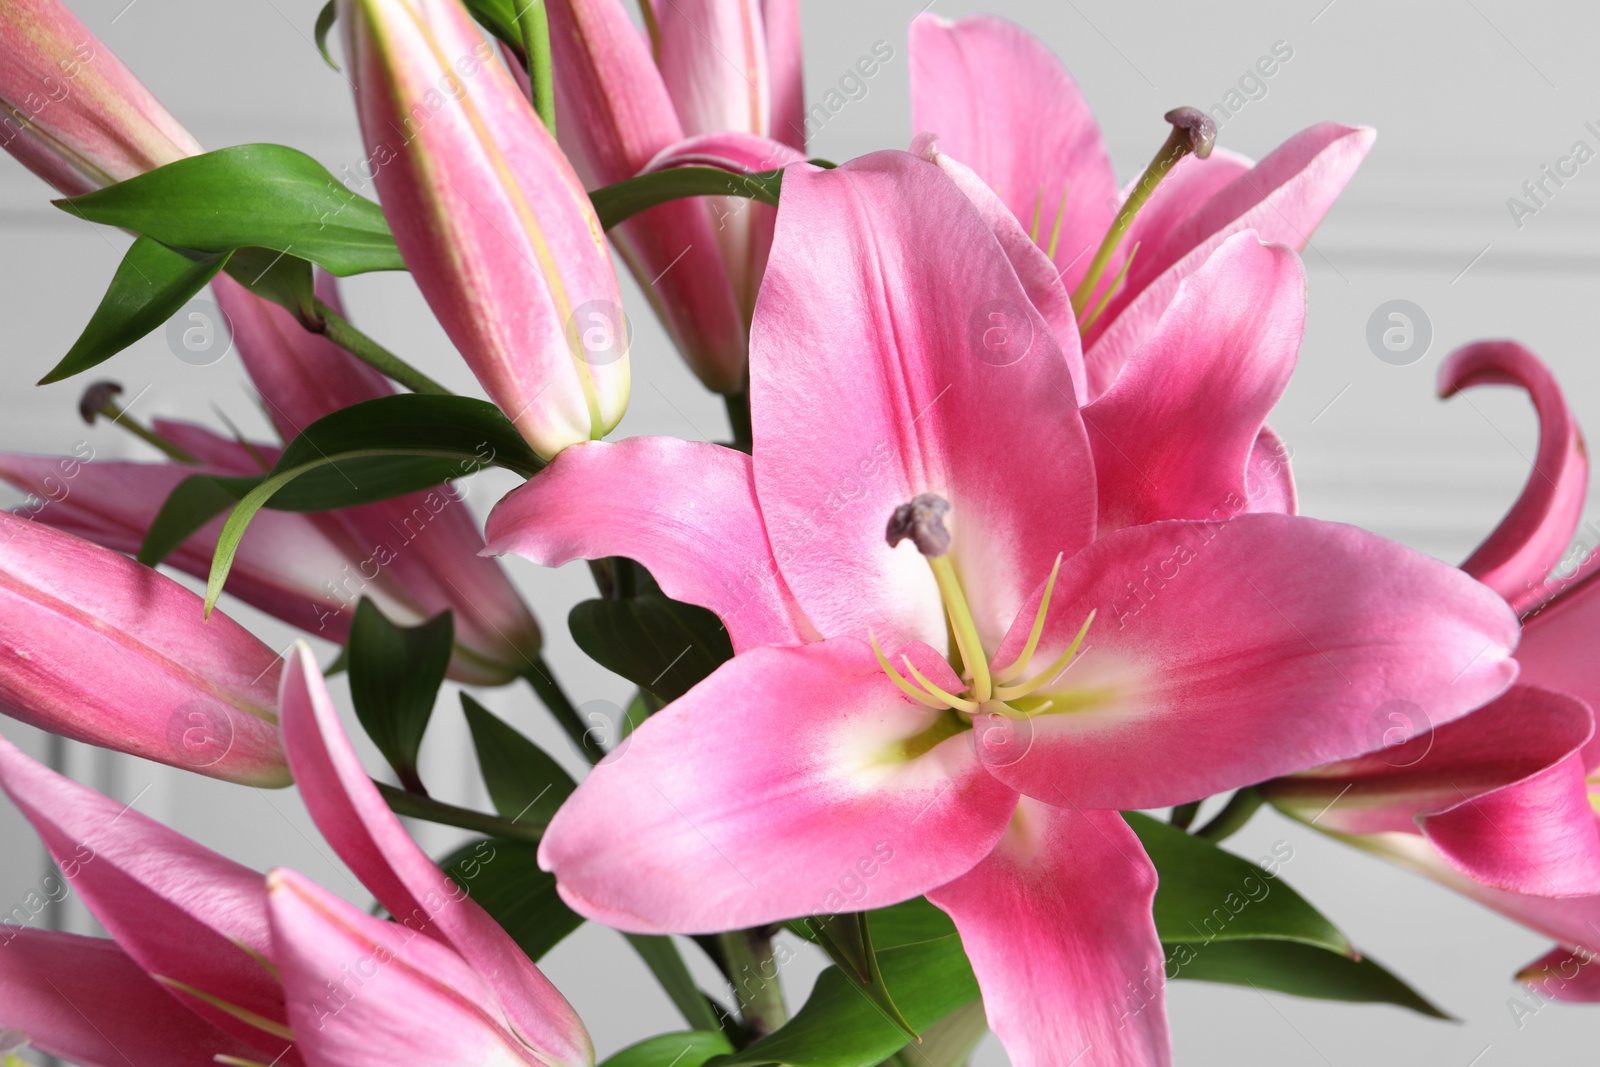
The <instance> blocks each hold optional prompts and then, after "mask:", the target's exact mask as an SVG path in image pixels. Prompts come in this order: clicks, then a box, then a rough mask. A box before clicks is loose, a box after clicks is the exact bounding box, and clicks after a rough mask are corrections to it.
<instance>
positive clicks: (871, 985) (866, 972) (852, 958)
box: [805, 912, 917, 1039]
mask: <svg viewBox="0 0 1600 1067" xmlns="http://www.w3.org/2000/svg"><path fill="white" fill-rule="evenodd" d="M805 925H806V929H807V930H808V931H809V932H810V934H811V939H812V940H813V941H815V942H816V943H817V944H818V945H820V946H822V950H823V951H824V952H826V953H827V954H828V958H829V959H831V960H832V961H833V962H834V963H835V964H836V965H837V966H838V967H839V969H840V972H841V973H843V974H844V976H845V977H847V978H849V979H850V981H852V982H853V983H855V986H856V988H857V989H859V990H861V992H862V993H863V994H865V995H866V996H867V997H868V999H870V1000H871V1001H872V1002H873V1003H874V1004H876V1005H877V1006H878V1007H879V1008H880V1009H882V1011H883V1013H884V1015H886V1016H887V1017H888V1018H889V1019H891V1020H893V1022H894V1024H895V1025H896V1026H898V1027H900V1028H901V1029H902V1030H904V1031H906V1036H907V1037H909V1038H912V1039H915V1038H916V1036H917V1032H916V1031H915V1030H913V1029H912V1028H911V1024H910V1023H909V1022H907V1021H906V1018H905V1016H904V1015H902V1014H901V1012H900V1009H899V1008H898V1007H897V1006H896V1005H895V1002H894V997H893V996H892V995H891V994H890V993H889V991H888V989H886V988H885V987H884V984H883V972H882V970H881V969H880V968H879V966H878V954H877V952H876V951H874V950H873V946H872V920H871V918H870V916H869V914H868V913H867V912H855V913H854V914H848V915H815V916H812V917H811V918H809V919H807V920H805Z"/></svg>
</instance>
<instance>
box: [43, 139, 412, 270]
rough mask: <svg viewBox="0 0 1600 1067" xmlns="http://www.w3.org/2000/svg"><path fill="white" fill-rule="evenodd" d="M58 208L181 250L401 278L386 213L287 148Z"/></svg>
mask: <svg viewBox="0 0 1600 1067" xmlns="http://www.w3.org/2000/svg"><path fill="white" fill-rule="evenodd" d="M56 204H57V206H59V207H61V208H63V209H64V210H67V211H70V212H72V213H73V214H75V215H79V216H81V217H83V218H86V219H88V220H90V221H91V222H100V223H104V224H105V225H108V226H121V227H123V228H124V229H129V230H135V231H137V232H139V233H142V234H145V235H146V236H148V237H153V238H155V239H156V240H157V241H162V242H164V243H166V244H170V245H174V246H176V247H179V248H192V249H196V250H198V251H201V252H230V251H232V250H233V249H235V248H245V247H249V246H258V247H261V248H270V249H272V250H273V251H274V252H292V253H293V254H294V255H296V256H299V257H301V258H302V259H309V260H311V261H312V262H314V263H320V264H322V265H323V266H324V267H326V268H327V269H328V270H330V271H332V272H333V273H334V274H337V275H340V276H344V275H349V274H360V273H361V272H363V271H371V270H404V269H405V262H404V261H403V260H402V259H401V258H400V250H399V249H398V248H396V247H395V243H394V235H393V234H391V233H390V232H389V224H388V223H387V222H385V221H384V218H383V210H382V209H381V208H379V207H378V205H377V204H375V203H373V202H372V201H371V200H368V199H366V198H365V197H361V196H357V195H356V194H355V193H352V192H351V191H350V190H349V189H346V188H345V187H344V185H343V183H341V182H340V181H339V180H338V179H337V178H335V177H334V176H333V175H332V174H331V173H329V172H328V169H327V168H326V167H324V166H323V165H322V164H321V163H318V162H317V161H316V160H314V159H312V158H311V157H310V156H308V155H306V154H305V153H304V152H300V151H297V150H295V149H293V148H286V147H285V146H283V145H274V144H249V145H238V146H236V147H234V148H223V149H219V150H218V151H215V152H206V153H204V154H203V155H198V156H190V157H189V158H187V159H180V160H178V161H176V162H174V163H168V164H167V165H166V166H164V167H157V168H156V169H155V170H152V171H148V172H146V173H144V174H141V175H138V176H137V177H134V178H129V179H128V180H127V181H123V182H118V183H117V184H115V185H108V186H106V187H105V188H104V189H98V190H96V191H94V192H92V193H85V194H84V195H82V196H75V197H72V198H71V199H69V200H58V201H56Z"/></svg>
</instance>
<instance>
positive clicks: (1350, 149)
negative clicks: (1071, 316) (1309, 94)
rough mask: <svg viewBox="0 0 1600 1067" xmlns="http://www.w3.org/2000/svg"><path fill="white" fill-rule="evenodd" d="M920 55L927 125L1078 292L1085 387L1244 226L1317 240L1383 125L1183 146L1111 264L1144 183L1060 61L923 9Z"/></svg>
mask: <svg viewBox="0 0 1600 1067" xmlns="http://www.w3.org/2000/svg"><path fill="white" fill-rule="evenodd" d="M910 54H911V111H912V123H913V125H914V127H915V128H916V129H917V130H918V131H929V132H932V133H935V134H937V135H938V137H939V142H940V146H941V148H942V149H943V150H945V151H947V152H949V153H950V154H951V155H953V156H954V157H955V158H956V159H958V160H960V161H961V162H962V163H964V164H966V165H967V166H969V167H971V168H972V169H973V170H974V171H976V172H977V173H978V174H979V175H980V176H981V177H982V179H983V180H984V181H985V182H987V183H988V184H989V186H990V187H991V188H993V189H994V191H995V192H996V193H997V194H998V195H999V196H1000V198H1001V200H1002V201H1004V203H1005V205H1006V206H1007V207H1008V208H1009V209H1010V211H1011V214H1012V215H1013V216H1014V217H1015V218H1016V219H1017V220H1019V221H1020V222H1021V223H1022V225H1023V226H1025V227H1026V228H1027V230H1028V232H1029V234H1030V236H1031V237H1032V239H1033V240H1034V241H1035V242H1037V243H1038V244H1039V245H1040V246H1041V247H1042V248H1043V249H1044V250H1045V251H1046V253H1047V254H1048V256H1049V258H1050V260H1051V261H1052V262H1053V263H1054V264H1055V266H1056V268H1057V271H1058V273H1059V275H1060V277H1061V280H1062V282H1063V283H1064V284H1065V286H1066V288H1067V289H1068V290H1071V291H1072V292H1073V297H1074V301H1073V302H1074V304H1075V306H1076V308H1077V311H1078V317H1079V320H1080V322H1081V323H1082V325H1081V329H1082V333H1083V339H1084V360H1085V364H1086V370H1087V376H1088V379H1087V388H1088V391H1087V394H1085V395H1083V396H1080V399H1081V400H1089V399H1093V398H1094V397H1096V396H1098V395H1099V394H1100V393H1101V392H1102V391H1104V390H1105V388H1106V387H1107V386H1108V385H1109V384H1110V383H1111V382H1112V381H1113V380H1115V378H1116V376H1117V374H1118V373H1120V371H1121V369H1122V367H1123V365H1124V364H1125V363H1126V361H1127V359H1128V357H1129V356H1130V355H1131V354H1132V353H1133V352H1134V351H1136V350H1137V349H1138V348H1139V346H1140V345H1141V344H1142V343H1143V341H1144V339H1145V338H1146V337H1147V336H1148V335H1149V333H1150V331H1151V330H1152V329H1153V328H1154V326H1155V324H1156V322H1158V321H1159V320H1160V318H1161V314H1162V312H1163V310H1164V309H1165V308H1166V306H1167V304H1168V303H1169V302H1170V301H1171V300H1172V297H1173V294H1174V293H1175V292H1176V291H1177V288H1178V285H1179V283H1180V282H1181V281H1182V280H1183V279H1184V278H1185V277H1187V276H1188V275H1189V274H1191V273H1193V272H1194V271H1195V270H1196V269H1197V268H1198V267H1199V266H1200V264H1202V263H1204V262H1205V261H1206V258H1207V257H1208V256H1209V255H1210V253H1211V252H1212V251H1213V250H1214V249H1215V248H1216V247H1217V246H1218V245H1219V244H1220V243H1221V242H1222V241H1224V240H1226V239H1227V238H1228V237H1229V236H1230V235H1231V234H1235V233H1238V232H1240V231H1242V230H1246V229H1253V230H1256V231H1257V232H1258V233H1259V234H1260V236H1261V238H1262V240H1265V241H1276V242H1281V243H1283V244H1287V245H1290V246H1291V247H1294V248H1297V249H1298V248H1302V247H1304V245H1305V244H1306V242H1307V241H1308V240H1309V239H1310V237H1311V233H1312V231H1313V230H1314V229H1316V226H1317V223H1318V222H1320V221H1321V220H1322V216H1323V215H1324V214H1326V212H1327V210H1328V208H1329V207H1331V206H1332V204H1333V201H1334V199H1335V198H1336V197H1337V196H1338V194H1339V192H1340V191H1341V190H1342V189H1343V188H1344V186H1345V184H1346V183H1347V182H1348V181H1349V180H1350V177H1351V175H1353V174H1354V172H1355V169H1356V167H1357V166H1358V165H1359V164H1360V163H1361V160H1362V159H1363V158H1364V157H1365V156H1366V154H1367V151H1368V149H1369V148H1371V146H1372V141H1373V138H1374V137H1375V134H1374V132H1373V131H1372V130H1370V129H1367V128H1362V127H1348V126H1340V125H1338V124H1336V123H1322V124H1320V125H1317V126H1313V127H1311V128H1309V129H1307V130H1304V131H1302V132H1300V133H1298V134H1296V135H1295V136H1294V137H1292V138H1290V139H1289V140H1288V141H1286V142H1285V143H1284V144H1283V145H1281V146H1280V147H1279V148H1277V149H1276V150H1275V151H1273V152H1272V153H1271V154H1269V155H1268V156H1267V157H1266V158H1264V159H1262V160H1261V161H1260V162H1259V163H1255V164H1253V165H1252V164H1251V162H1250V161H1249V160H1247V159H1246V158H1244V157H1243V156H1240V155H1237V154H1235V153H1231V152H1226V151H1224V150H1221V149H1218V150H1217V151H1214V152H1211V153H1210V156H1209V158H1205V159H1199V158H1195V157H1194V156H1187V157H1185V158H1183V159H1180V160H1179V161H1178V162H1177V164H1176V165H1175V166H1174V167H1173V168H1172V170H1171V173H1169V174H1168V175H1167V176H1166V178H1165V180H1164V181H1162V182H1161V184H1160V185H1159V186H1157V187H1156V189H1155V191H1154V193H1153V194H1152V195H1151V196H1150V198H1149V200H1148V202H1146V203H1145V204H1144V206H1143V208H1142V209H1140V210H1139V212H1138V214H1137V215H1136V216H1134V217H1133V219H1132V221H1131V224H1130V225H1129V226H1128V229H1127V231H1126V233H1125V234H1124V235H1123V237H1122V240H1121V243H1120V244H1118V245H1116V246H1115V247H1114V249H1113V254H1112V255H1111V256H1110V258H1109V259H1108V260H1106V261H1105V262H1103V263H1098V262H1097V261H1098V260H1099V256H1098V255H1097V254H1096V248H1097V246H1100V245H1101V244H1102V238H1103V237H1104V235H1106V234H1107V232H1108V231H1109V230H1110V229H1111V227H1112V224H1113V221H1114V220H1115V219H1116V218H1117V217H1118V215H1119V212H1120V211H1121V209H1122V207H1123V206H1124V205H1125V204H1126V203H1128V194H1129V193H1130V192H1131V191H1132V189H1133V186H1130V187H1129V188H1128V189H1126V190H1122V191H1120V192H1119V190H1118V188H1117V184H1116V177H1115V173H1114V171H1113V170H1112V167H1111V158H1110V156H1109V154H1108V153H1107V151H1106V148H1105V143H1104V141H1103V139H1102V137H1101V134H1100V128H1099V126H1098V125H1097V124H1096V122H1095V120H1094V116H1093V114H1092V113H1091V112H1090V110H1089V106H1088V104H1087V102H1086V101H1085V100H1084V99H1083V95H1082V93H1080V92H1079V90H1078V87H1077V85H1076V83H1075V82H1074V81H1073V80H1072V77H1071V75H1069V74H1068V73H1067V71H1066V69H1065V68H1064V67H1063V66H1062V65H1061V61H1060V60H1058V59H1057V58H1056V57H1055V56H1054V55H1053V54H1052V53H1051V52H1050V50H1049V49H1048V48H1047V47H1046V46H1045V45H1044V43H1043V42H1041V41H1040V40H1039V39H1038V38H1036V37H1034V36H1033V35H1031V34H1029V33H1028V32H1027V31H1026V30H1023V29H1022V28H1021V27H1019V26H1017V25H1015V24H1013V23H1011V22H1008V21H1006V20H1004V19H1001V18H997V17H995V16H993V15H974V16H971V17H968V18H963V19H959V20H956V21H954V22H952V21H949V20H946V19H941V18H938V17H937V16H934V15H930V14H924V15H919V16H918V17H917V18H916V19H915V20H914V21H913V22H912V24H911V36H910ZM1136 184H1137V183H1135V185H1136ZM1136 247H1137V254H1136V255H1135V254H1134V252H1133V250H1134V249H1135V248H1136ZM1092 265H1097V267H1098V269H1097V270H1096V271H1095V273H1094V276H1093V277H1090V274H1091V266H1092ZM1124 272H1125V273H1124ZM1119 278H1120V283H1119V281H1118V279H1119ZM1086 279H1087V280H1086Z"/></svg>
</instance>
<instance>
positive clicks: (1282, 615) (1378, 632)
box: [980, 502, 1517, 810]
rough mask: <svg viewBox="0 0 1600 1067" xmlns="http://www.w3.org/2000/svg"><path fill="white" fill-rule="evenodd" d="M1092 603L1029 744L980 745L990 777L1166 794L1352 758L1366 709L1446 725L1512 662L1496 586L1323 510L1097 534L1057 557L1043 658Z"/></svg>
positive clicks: (1506, 680) (1093, 792)
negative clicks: (1332, 518)
mask: <svg viewBox="0 0 1600 1067" xmlns="http://www.w3.org/2000/svg"><path fill="white" fill-rule="evenodd" d="M1240 504H1241V506H1242V502H1240ZM1041 591H1042V590H1041ZM1038 595H1039V594H1038V593H1036V594H1035V597H1034V602H1035V603H1037V602H1038ZM1091 611H1097V612H1098V614H1097V615H1096V617H1095V620H1094V622H1093V624H1092V625H1091V626H1090V628H1089V631H1088V635H1087V641H1086V643H1085V646H1084V650H1083V651H1082V652H1081V653H1080V655H1079V656H1078V658H1077V660H1076V661H1075V662H1073V663H1072V665H1071V666H1070V667H1068V668H1067V670H1066V671H1065V672H1064V673H1062V674H1061V675H1060V676H1059V677H1058V678H1057V679H1055V680H1054V681H1053V682H1051V683H1050V684H1046V685H1044V686H1043V687H1042V688H1041V689H1040V690H1039V691H1038V697H1039V698H1041V699H1049V700H1053V701H1054V704H1053V705H1052V706H1051V708H1049V709H1047V711H1046V713H1041V714H1035V715H1034V716H1032V717H1031V718H1029V719H1026V720H1024V723H1025V724H1026V725H1027V727H1028V728H1029V730H1028V731H1026V732H1025V736H1024V737H1023V740H1026V741H1027V742H1028V744H1026V745H1011V746H1005V747H999V746H985V747H984V748H982V749H980V754H981V755H983V756H984V758H985V761H986V765H987V766H988V767H989V768H990V770H991V772H992V773H994V774H995V775H996V776H997V777H999V778H1000V779H1001V780H1002V781H1004V782H1006V783H1007V784H1009V785H1011V786H1013V787H1014V788H1016V789H1018V790H1020V791H1022V792H1024V793H1027V794H1028V795H1030V796H1033V797H1037V798H1038V799H1040V800H1044V801H1046V802H1047V803H1067V804H1074V805H1077V806H1079V807H1082V808H1085V809H1090V808H1107V809H1109V808H1117V809H1123V810H1126V809H1130V808H1149V807H1161V806H1164V805H1167V804H1178V803H1183V802H1185V801H1189V800H1196V799H1199V798H1201V797H1205V796H1210V795H1211V794H1213V793H1216V792H1220V791H1221V790H1223V789H1229V788H1234V787H1237V786H1242V785H1248V784H1251V783H1254V782H1259V781H1262V780H1264V779H1267V778H1272V777H1275V776H1277V775H1280V774H1286V773H1291V772H1293V771H1296V770H1304V769H1306V768H1307V767H1312V766H1317V765H1320V764H1322V763H1327V762H1331V761H1332V760H1335V759H1347V758H1349V757H1352V756H1355V755H1359V754H1360V753H1363V752H1366V751H1368V750H1370V749H1372V748H1373V747H1374V744H1373V742H1372V740H1371V736H1370V730H1371V727H1372V723H1373V721H1374V720H1375V719H1380V720H1382V719H1383V717H1384V714H1385V710H1384V709H1385V708H1387V707H1389V706H1392V705H1393V704H1394V702H1397V701H1398V702H1405V703H1409V704H1414V705H1418V706H1420V707H1423V708H1425V710H1426V712H1427V716H1428V720H1429V721H1431V722H1432V723H1433V724H1435V725H1442V724H1444V723H1446V722H1449V721H1451V720H1453V719H1456V718H1459V717H1460V716H1462V715H1465V714H1466V713H1467V712H1469V711H1471V710H1473V709H1474V708H1477V707H1480V706H1482V705H1483V704H1485V703H1487V702H1488V701H1489V700H1491V699H1493V698H1494V697H1495V696H1498V695H1499V694H1500V693H1501V692H1502V691H1503V690H1504V689H1505V688H1506V687H1507V686H1508V685H1510V683H1511V681H1512V679H1513V678H1514V677H1515V675H1516V663H1515V661H1513V660H1512V659H1511V656H1510V653H1511V649H1512V648H1513V647H1514V646H1515V644H1516V639H1517V629H1516V618H1515V616H1514V615H1512V613H1511V611H1510V609H1509V608H1507V607H1506V605H1505V602H1504V601H1502V600H1501V599H1500V598H1499V597H1497V596H1495V595H1494V593H1493V592H1492V591H1491V590H1489V589H1487V588H1485V587H1484V586H1482V585H1479V584H1478V583H1477V582H1475V581H1473V580H1472V579H1470V578H1468V577H1467V576H1466V575H1464V574H1462V573H1461V572H1460V571H1459V570H1457V569H1456V568H1454V567H1450V566H1447V565H1445V564H1443V563H1440V562H1439V561H1437V560H1434V559H1431V558H1429V557H1427V556H1424V555H1422V554H1421V553H1420V552H1416V551H1413V550H1412V549H1409V548H1406V547H1404V546H1402V545H1399V544H1396V543H1394V542H1392V541H1387V540H1384V539H1383V538H1380V537H1377V536H1375V535H1372V534H1369V533H1367V532H1365V531H1363V530H1359V529H1356V528H1355V527H1350V526H1341V525H1337V524H1334V523H1326V522H1319V521H1317V520H1314V519H1305V518H1297V517H1292V516H1285V515H1253V514H1243V515H1238V516H1237V517H1235V518H1232V519H1227V520H1225V521H1218V522H1204V523H1202V522H1163V523H1155V524H1151V525H1148V526H1136V527H1130V528H1128V529H1124V530H1119V531H1118V532H1116V533H1114V534H1111V535H1110V536H1108V537H1105V538H1102V539H1101V540H1099V541H1096V542H1095V543H1094V544H1093V545H1091V546H1090V547H1089V548H1087V549H1085V550H1084V551H1083V552H1081V553H1079V554H1078V555H1077V556H1075V557H1070V558H1068V559H1067V561H1066V562H1065V563H1064V564H1063V565H1062V568H1061V574H1060V577H1059V578H1058V579H1057V582H1056V588H1055V594H1054V597H1053V599H1052V600H1051V605H1050V612H1049V619H1048V622H1047V625H1046V628H1045V633H1044V638H1043V640H1042V641H1041V642H1040V645H1039V650H1038V656H1037V661H1038V662H1040V663H1048V662H1050V661H1051V660H1052V659H1054V658H1055V657H1056V656H1057V655H1059V654H1060V652H1061V651H1062V650H1063V649H1065V648H1066V647H1067V646H1068V644H1069V643H1070V642H1071V641H1072V639H1073V638H1074V636H1075V635H1076V634H1077V633H1078V631H1079V629H1080V628H1081V627H1082V625H1083V622H1084V620H1085V619H1086V618H1087V617H1088V616H1089V613H1090V612H1091ZM1032 617H1033V613H1032V611H1029V612H1027V613H1026V614H1025V615H1024V616H1023V617H1022V618H1019V620H1018V624H1017V626H1016V627H1015V628H1014V629H1013V630H1012V632H1011V633H1010V634H1009V635H1008V636H1007V637H1006V641H1005V643H1004V644H1003V645H1002V646H1001V648H1000V651H999V654H998V657H997V661H998V662H1008V661H1009V660H1010V659H1011V658H1013V657H1014V656H1015V655H1016V654H1017V652H1018V651H1020V649H1021V646H1022V645H1023V643H1024V641H1025V640H1026V638H1027V633H1028V629H1029V627H1030V625H1031V622H1032ZM1418 720H1419V721H1416V722H1412V723H1411V724H1409V725H1408V726H1406V727H1404V728H1403V729H1401V730H1400V732H1399V733H1398V734H1397V735H1396V740H1397V741H1398V740H1404V739H1405V738H1406V737H1409V736H1411V734H1413V733H1415V732H1418V730H1420V729H1423V728H1425V726H1424V725H1423V724H1422V723H1421V722H1420V716H1418ZM1384 725H1385V727H1387V726H1388V723H1387V721H1386V720H1385V721H1384ZM1242 736H1248V737H1249V738H1250V743H1249V744H1247V745H1245V744H1240V743H1239V741H1238V739H1239V738H1240V737H1242Z"/></svg>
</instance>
